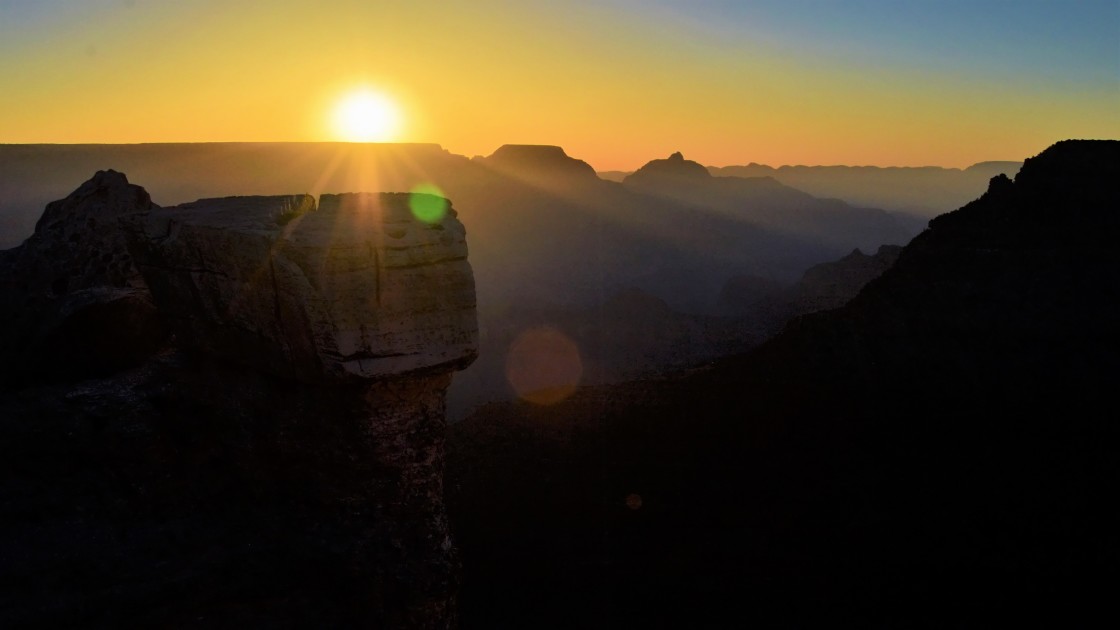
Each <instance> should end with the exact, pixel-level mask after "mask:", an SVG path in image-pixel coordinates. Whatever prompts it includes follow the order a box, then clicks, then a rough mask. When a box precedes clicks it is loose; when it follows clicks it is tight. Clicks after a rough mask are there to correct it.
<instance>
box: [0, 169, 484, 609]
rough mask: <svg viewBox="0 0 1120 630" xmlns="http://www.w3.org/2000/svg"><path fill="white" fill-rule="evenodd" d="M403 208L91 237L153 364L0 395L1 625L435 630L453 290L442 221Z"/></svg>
mask: <svg viewBox="0 0 1120 630" xmlns="http://www.w3.org/2000/svg"><path fill="white" fill-rule="evenodd" d="M107 178H108V179H109V180H110V183H112V185H113V186H116V183H119V182H123V181H124V179H123V176H119V175H116V174H111V175H106V174H98V176H97V177H95V179H94V180H92V182H91V183H87V184H85V185H83V187H82V188H81V189H79V191H78V192H77V193H75V195H80V194H81V193H82V192H83V191H86V190H88V189H91V187H92V189H93V190H94V191H95V192H94V193H93V196H92V197H91V198H93V199H99V198H100V197H99V196H98V195H99V194H101V193H100V192H98V191H101V190H102V188H103V184H104V182H105V180H106V179H107ZM117 180H119V181H117ZM113 182H116V183H113ZM110 190H113V188H110ZM127 190H130V191H137V190H138V191H140V192H141V193H142V192H143V191H142V189H139V188H138V187H134V186H133V187H129V188H128V189H127ZM74 198H75V196H72V197H71V199H74ZM142 198H143V199H144V200H145V201H146V200H147V197H146V195H143V196H142ZM411 201H413V199H412V198H410V196H409V195H374V194H360V195H343V196H324V199H323V204H322V207H317V204H316V200H315V199H313V198H311V197H308V196H298V195H297V196H282V197H264V198H262V197H257V198H227V199H219V200H202V201H199V202H195V203H193V204H186V205H185V206H180V207H176V208H167V209H164V208H158V207H156V206H154V205H152V204H151V203H150V201H146V204H133V205H131V206H129V207H128V209H129V210H131V212H121V213H116V214H115V215H114V217H113V218H115V219H117V221H116V224H117V225H116V230H117V231H118V232H117V234H116V235H115V236H114V237H113V238H116V239H119V240H120V241H121V242H123V241H124V236H125V234H126V233H127V237H128V238H127V240H128V247H129V249H128V251H129V253H130V255H131V257H132V260H133V261H134V264H135V266H134V267H132V269H133V270H136V269H138V270H139V272H140V274H141V275H142V280H141V279H140V276H139V275H137V276H135V278H136V281H137V287H138V288H136V290H142V291H144V293H145V294H146V297H147V299H148V300H149V303H152V304H154V305H155V306H156V309H157V313H158V315H159V317H160V319H161V321H162V322H166V325H167V327H168V328H169V329H170V330H171V331H172V333H173V334H174V341H173V342H171V343H169V344H166V345H165V346H164V347H163V348H162V349H161V350H159V351H158V352H154V353H149V355H148V356H147V357H146V358H145V359H144V360H143V361H141V362H139V364H138V365H137V366H136V367H133V368H131V369H127V370H123V371H116V372H114V373H113V374H111V375H108V376H105V377H103V378H100V379H94V380H88V379H86V380H79V381H71V382H69V383H57V384H49V383H46V384H40V385H34V384H30V385H22V386H20V387H12V386H9V387H8V388H6V389H5V390H4V391H3V392H0V417H2V418H3V420H2V426H0V431H2V432H3V434H4V436H5V439H4V440H2V443H3V450H4V452H3V457H4V459H5V461H6V462H8V464H9V466H10V467H11V468H10V469H9V470H11V473H10V474H7V475H5V478H4V480H3V485H2V495H0V496H2V498H3V502H4V507H5V509H6V514H7V518H6V520H5V521H4V525H3V527H4V532H3V535H2V536H0V539H2V540H3V543H2V544H3V545H4V550H3V555H4V557H5V558H11V559H12V562H11V563H8V564H7V565H6V566H5V568H4V571H3V573H2V576H0V579H2V580H3V582H4V584H5V585H6V586H7V587H6V588H5V589H4V601H3V602H2V605H0V611H2V612H0V615H2V616H0V622H3V625H9V624H12V625H22V624H42V625H49V626H57V625H79V626H103V627H120V626H122V625H125V626H132V625H140V626H153V625H155V626H164V627H179V626H193V625H199V626H207V627H212V626H232V625H240V624H245V623H249V624H252V625H263V626H278V625H281V626H283V625H292V624H294V625H355V626H356V625H364V626H373V627H422V628H445V627H451V626H452V625H454V623H455V615H456V613H455V596H456V592H457V587H458V560H457V556H456V552H455V548H454V545H453V544H452V541H451V538H450V534H449V530H448V526H447V519H446V515H445V512H444V507H443V442H444V427H445V419H444V395H445V391H446V389H447V386H448V384H449V383H450V375H451V373H452V372H453V371H454V370H456V369H459V368H461V367H463V366H465V365H467V364H469V363H470V361H472V360H473V359H474V357H475V355H476V353H477V323H476V321H475V315H474V284H473V277H472V274H471V270H470V266H469V264H468V263H467V261H466V244H465V241H464V232H463V229H462V225H461V224H460V223H459V222H458V220H457V219H456V218H455V213H454V210H453V209H451V208H450V207H449V205H448V204H447V203H446V201H443V200H439V201H440V202H441V204H442V205H443V210H444V213H443V214H441V215H439V216H433V217H430V218H431V220H430V221H421V220H419V219H417V218H415V217H414V216H413V213H412V212H411V211H410V202H411ZM428 201H433V200H428ZM91 204H92V205H91ZM52 207H54V206H52ZM99 207H100V206H98V205H96V202H86V203H84V204H83V203H81V202H80V201H79V202H78V203H77V204H76V205H75V207H74V208H72V209H71V212H72V214H74V215H81V214H82V213H83V212H84V211H87V210H88V211H90V212H93V211H95V210H97V209H98V208H99ZM48 215H50V212H48ZM106 231H107V232H111V229H110V228H106ZM148 287H150V289H151V292H150V294H149V293H147V288H148ZM121 323H122V322H117V325H121Z"/></svg>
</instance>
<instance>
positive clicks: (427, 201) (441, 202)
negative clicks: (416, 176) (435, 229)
mask: <svg viewBox="0 0 1120 630" xmlns="http://www.w3.org/2000/svg"><path fill="white" fill-rule="evenodd" d="M447 206H448V203H447V199H444V197H443V191H442V190H440V189H439V188H438V187H436V186H435V185H434V184H420V185H419V186H416V187H415V188H413V189H412V190H411V191H410V192H409V196H408V207H409V208H411V209H412V216H414V217H416V218H417V219H420V220H421V221H423V222H424V223H439V222H440V221H442V220H443V217H444V215H446V214H447Z"/></svg>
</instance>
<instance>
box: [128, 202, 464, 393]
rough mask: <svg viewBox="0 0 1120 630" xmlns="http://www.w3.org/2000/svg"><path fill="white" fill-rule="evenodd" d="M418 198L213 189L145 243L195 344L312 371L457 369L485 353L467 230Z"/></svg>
mask: <svg viewBox="0 0 1120 630" xmlns="http://www.w3.org/2000/svg"><path fill="white" fill-rule="evenodd" d="M411 201H413V197H412V195H409V194H383V195H376V194H365V193H362V194H346V195H324V196H323V198H322V205H321V206H320V207H318V208H317V207H316V203H315V199H314V198H312V197H310V196H307V195H297V196H281V197H230V198H225V199H207V200H201V201H197V202H194V203H190V204H185V205H183V206H178V207H175V208H171V209H166V210H157V211H154V212H151V213H149V214H148V215H146V216H145V217H144V218H143V219H142V220H138V221H136V222H135V226H136V227H135V229H134V230H133V231H132V243H133V251H135V253H136V256H137V263H138V265H139V266H140V269H141V270H142V271H143V273H144V275H145V277H146V278H147V279H148V282H149V284H150V286H151V288H152V293H153V295H154V296H155V299H156V301H157V303H158V304H159V305H160V308H161V310H162V311H163V312H164V313H166V314H167V315H168V317H169V318H170V319H171V320H172V322H173V324H174V326H175V328H176V331H177V333H178V334H179V335H180V339H181V342H182V343H183V344H185V345H186V346H188V347H192V348H196V349H198V350H201V351H204V352H206V353H208V354H211V355H214V356H218V357H222V358H225V359H228V360H232V361H235V362H237V363H241V364H243V365H247V366H251V367H255V368H258V369H261V370H263V371H266V372H269V373H271V374H275V375H278V376H283V377H289V378H294V379H297V380H301V381H304V382H311V383H315V382H353V381H370V380H376V379H381V378H391V377H395V376H399V375H402V374H407V373H412V372H417V371H421V370H430V369H441V370H446V371H452V370H454V369H457V368H460V367H462V366H465V365H466V364H469V363H470V362H471V361H472V360H473V359H474V357H475V355H476V353H477V320H476V315H475V298H474V278H473V276H472V274H471V268H470V265H469V263H468V262H467V246H466V240H465V231H464V229H463V226H462V224H461V223H459V221H458V220H457V219H456V218H455V214H454V212H453V211H451V212H447V213H445V215H444V216H443V217H442V218H440V219H439V220H438V221H436V222H433V223H427V222H425V221H422V220H420V219H418V218H416V217H414V216H413V213H412V211H411V208H410V202H411Z"/></svg>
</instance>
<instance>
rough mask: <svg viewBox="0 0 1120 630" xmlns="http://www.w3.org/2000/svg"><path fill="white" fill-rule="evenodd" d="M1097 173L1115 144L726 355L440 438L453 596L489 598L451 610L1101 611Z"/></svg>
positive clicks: (656, 620) (997, 193)
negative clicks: (445, 455) (459, 557)
mask: <svg viewBox="0 0 1120 630" xmlns="http://www.w3.org/2000/svg"><path fill="white" fill-rule="evenodd" d="M1118 176H1120V142H1117V141H1067V142H1061V143H1058V144H1056V145H1054V146H1052V147H1050V148H1049V149H1047V150H1045V151H1043V152H1042V153H1041V154H1039V155H1038V156H1036V157H1033V158H1030V159H1029V160H1027V161H1026V162H1025V164H1024V165H1023V168H1022V170H1021V171H1020V172H1019V174H1018V175H1017V176H1016V177H1015V179H1014V180H1013V181H1012V180H1011V179H1010V178H1007V177H1002V176H999V177H995V178H993V179H992V180H991V182H990V184H989V189H988V191H987V192H986V193H985V194H984V195H983V196H981V197H980V198H979V199H976V200H975V201H973V202H972V203H969V204H967V205H965V206H964V207H962V208H960V209H959V210H957V211H955V212H952V213H949V214H946V215H942V216H940V217H938V218H937V219H935V220H934V221H932V222H931V225H930V229H928V230H927V231H925V232H923V233H922V234H921V235H919V236H918V237H916V238H915V239H914V240H913V241H912V242H911V243H910V244H909V245H907V246H906V247H905V248H904V249H903V251H902V252H901V255H900V256H899V257H898V259H897V260H896V261H895V264H894V265H893V266H891V267H890V268H889V269H888V270H887V271H885V272H883V273H882V275H881V276H880V277H879V278H877V279H876V280H874V281H872V282H870V283H869V284H868V285H867V286H866V287H864V289H863V290H862V291H861V292H860V293H859V295H858V296H856V297H855V298H854V299H852V300H851V301H849V302H848V303H847V304H846V305H844V306H842V307H840V308H837V309H833V310H830V311H825V312H820V313H815V314H811V315H807V316H804V317H801V318H798V319H796V320H794V322H793V323H792V324H791V325H789V326H787V328H786V329H785V330H784V331H783V332H782V333H781V334H779V335H778V336H777V337H775V338H774V339H772V340H770V341H768V342H767V343H765V344H763V345H762V346H760V347H759V348H757V349H755V350H754V351H752V352H751V353H749V354H746V355H742V356H738V357H733V358H729V359H725V360H723V361H719V362H717V363H716V364H714V365H713V366H711V367H710V368H708V369H704V370H698V371H696V372H694V373H692V374H681V375H679V377H677V378H665V379H661V380H658V381H646V382H634V383H627V384H621V385H616V386H611V387H599V388H585V389H582V390H580V391H578V392H576V393H575V394H574V395H573V396H572V397H571V398H569V399H568V400H567V401H565V402H563V403H561V404H560V405H557V406H554V407H551V408H548V409H545V410H539V409H536V408H533V407H531V406H529V405H508V406H504V407H498V406H494V407H490V408H487V409H483V410H481V411H480V412H479V413H477V414H476V415H475V416H474V417H472V418H468V419H467V420H465V421H464V422H462V423H459V424H456V425H454V426H453V427H452V429H451V435H452V439H451V441H450V444H451V445H452V446H451V449H450V453H451V455H450V457H449V462H450V471H451V474H452V476H453V477H454V478H456V479H457V482H458V485H457V486H455V488H454V492H452V494H451V499H450V504H451V506H452V516H453V518H457V519H458V522H459V524H460V529H459V531H460V534H461V535H460V541H461V543H462V548H463V554H464V558H465V559H474V561H473V562H469V563H467V564H466V566H467V567H468V568H467V569H466V570H467V579H466V580H465V582H464V584H465V585H466V587H465V588H466V589H468V590H470V589H471V588H472V585H473V584H480V583H482V584H488V585H489V584H491V583H493V582H498V583H499V584H500V588H494V587H490V588H491V589H493V590H492V591H491V592H501V593H502V594H503V598H502V599H500V600H499V599H497V598H493V597H489V596H488V593H487V592H481V591H475V592H473V593H465V594H464V601H465V602H466V601H470V602H472V604H471V606H472V607H473V608H472V609H471V610H469V611H468V610H464V616H467V615H468V614H469V615H471V616H474V618H475V619H483V620H484V622H483V625H485V621H489V622H491V623H494V624H497V623H500V622H503V621H504V622H507V623H508V621H507V620H509V619H514V620H515V624H514V625H516V622H521V623H523V624H524V623H527V622H528V620H530V619H534V618H535V617H536V616H537V615H538V612H537V611H539V610H550V611H556V613H555V614H556V615H557V616H559V618H560V621H558V622H556V624H555V626H556V627H584V626H590V625H594V624H595V623H596V622H599V620H603V619H607V620H609V621H608V622H607V623H608V624H609V623H614V624H615V625H619V626H626V625H631V626H632V625H641V624H643V623H646V624H650V625H676V626H682V627H683V626H687V627H723V626H726V625H727V621H726V620H727V619H734V620H735V621H736V623H738V624H739V625H751V622H754V624H756V625H760V626H765V627H789V626H793V627H818V626H835V625H851V626H860V627H868V626H876V627H903V626H905V627H942V626H951V625H960V624H961V623H965V624H967V625H975V626H977V627H1004V626H1007V625H1020V624H1022V622H1025V625H1092V624H1093V623H1095V620H1096V619H1098V618H1100V615H1101V614H1102V613H1103V614H1104V615H1106V616H1107V615H1108V614H1111V613H1110V611H1111V609H1112V604H1111V602H1112V599H1113V597H1112V593H1111V591H1110V585H1109V584H1108V582H1107V580H1101V579H1100V578H1099V577H1098V576H1099V575H1100V574H1101V573H1102V570H1103V571H1107V570H1108V567H1112V566H1116V565H1117V562H1118V553H1117V546H1116V545H1115V540H1116V534H1115V532H1116V526H1117V521H1116V518H1115V516H1113V514H1112V513H1113V512H1114V511H1115V510H1114V509H1112V508H1111V507H1110V506H1111V504H1112V503H1111V501H1110V498H1111V497H1112V496H1113V495H1114V494H1115V489H1116V487H1117V485H1118V483H1120V470H1118V468H1117V465H1116V457H1115V451H1116V448H1117V445H1118V444H1120V432H1118V430H1117V425H1116V423H1115V422H1114V421H1112V420H1110V419H1109V418H1111V416H1110V415H1109V414H1108V412H1107V409H1110V408H1112V407H1114V406H1115V400H1114V398H1115V397H1114V396H1113V395H1112V389H1113V384H1114V382H1115V379H1116V375H1117V374H1118V373H1120V351H1118V349H1120V337H1118V335H1117V329H1116V321H1117V318H1118V317H1120V280H1118V279H1120V273H1118V270H1120V256H1118V250H1117V248H1116V247H1115V243H1116V241H1117V238H1118V236H1120V215H1118V214H1117V213H1116V211H1115V209H1116V208H1117V207H1120V188H1117V186H1116V185H1115V182H1116V180H1117V177H1118ZM513 439H516V440H517V444H518V445H519V448H518V449H510V448H508V446H507V445H508V444H509V443H510V441H511V440H513ZM478 462H484V464H483V465H479V464H478ZM522 480H524V481H522ZM541 531H544V532H547V535H545V536H542V535H540V534H539V532H541ZM521 532H532V534H531V535H526V534H522V533H521ZM541 540H546V541H547V543H543V544H542V543H541V542H540V541H541ZM479 559H482V560H479ZM511 575H515V576H517V578H516V579H515V580H514V579H507V578H505V576H511ZM524 576H531V577H532V579H529V580H527V579H525V577H524ZM511 592H512V593H514V594H515V595H516V597H514V598H510V597H509V595H508V594H509V593H511ZM558 593H560V594H559V595H558ZM511 599H513V600H514V601H516V602H524V604H523V605H522V606H520V607H516V606H513V605H511V604H510V603H509V602H510V600H511ZM538 625H539V624H538Z"/></svg>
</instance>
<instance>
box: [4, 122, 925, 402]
mask: <svg viewBox="0 0 1120 630" xmlns="http://www.w3.org/2000/svg"><path fill="white" fill-rule="evenodd" d="M106 168H113V169H116V170H118V171H123V172H127V173H128V174H129V176H130V177H132V178H134V179H135V180H137V181H142V182H144V184H145V188H146V190H147V191H148V192H149V193H150V194H151V195H152V199H154V200H155V202H157V203H159V204H163V205H171V204H180V203H185V202H189V201H191V200H194V199H198V198H215V197H224V196H230V195H291V194H293V193H300V192H309V193H311V194H312V195H313V196H317V195H319V194H321V193H323V192H338V191H364V190H384V191H398V192H409V191H413V190H423V191H437V192H438V193H439V194H441V195H442V196H444V197H447V198H449V199H451V200H452V201H453V203H454V206H455V208H456V210H457V212H458V218H459V220H461V221H462V223H463V225H464V226H465V228H466V230H467V232H468V233H469V234H470V239H471V263H472V266H473V268H474V275H475V279H476V287H477V294H478V304H479V318H480V324H481V330H482V331H483V333H484V334H483V335H482V339H481V344H482V351H481V357H482V358H481V359H480V361H479V362H477V363H476V364H475V365H474V366H472V367H471V368H469V369H468V370H467V371H466V372H465V373H464V374H463V375H462V376H461V377H460V378H458V379H456V384H455V385H454V386H453V388H452V394H451V401H452V406H453V407H454V408H455V409H456V413H459V412H462V411H464V410H466V409H467V408H468V407H470V406H471V405H473V404H477V403H480V402H484V401H486V400H492V399H500V398H507V397H510V396H512V395H513V392H512V391H510V389H509V387H508V385H507V384H506V383H505V377H504V375H503V371H502V369H503V368H502V362H503V361H504V353H505V352H506V350H507V348H508V345H509V343H511V342H512V339H513V337H514V336H515V335H516V334H517V333H518V332H519V331H520V330H522V329H524V328H527V327H533V326H541V325H548V326H552V327H554V328H560V329H562V330H561V331H562V332H564V333H565V334H566V335H568V336H570V337H573V338H575V339H576V341H577V343H578V344H579V345H580V346H581V349H582V350H583V352H584V353H585V357H584V358H585V359H586V361H585V368H586V369H585V370H584V375H583V376H584V381H585V382H607V381H612V380H618V379H619V378H627V377H631V376H634V375H636V374H641V373H650V372H658V371H664V370H665V369H670V368H676V367H680V366H683V365H689V364H694V363H697V362H701V361H704V360H707V359H710V358H713V357H716V356H722V355H725V354H727V353H729V352H735V351H741V350H743V349H746V348H748V347H750V346H751V345H753V344H755V343H757V342H758V341H759V340H761V339H763V338H765V336H766V335H768V334H769V333H770V332H772V331H773V330H774V329H775V328H776V327H777V326H780V324H781V322H782V321H783V319H784V317H783V316H782V309H781V308H773V303H774V300H773V299H768V301H767V302H766V304H765V305H762V306H759V308H756V309H754V310H753V311H752V310H751V309H743V308H741V306H742V304H743V302H742V301H740V302H739V306H736V307H735V308H731V309H729V308H727V307H726V306H727V305H726V304H725V303H723V302H721V295H722V294H723V292H724V289H725V286H726V285H727V283H728V282H729V281H730V280H732V279H733V278H737V277H756V278H761V279H763V280H764V281H765V282H767V283H770V284H772V285H774V286H779V287H780V286H787V285H790V284H792V283H793V282H795V281H796V280H797V279H798V278H800V277H801V275H802V274H803V273H804V272H805V271H806V270H807V269H808V268H810V267H812V266H813V265H816V264H820V263H824V262H828V261H833V260H836V259H838V258H840V257H841V256H844V255H846V254H848V253H849V252H851V251H852V250H853V249H854V248H860V250H861V251H865V252H874V251H877V250H878V249H879V247H880V246H881V245H884V244H890V245H903V244H905V243H906V242H907V241H909V239H910V238H912V237H913V236H914V234H916V233H917V232H918V231H920V229H921V228H922V227H923V226H924V223H925V221H924V220H915V219H913V217H909V216H905V215H901V214H892V213H889V212H885V211H883V210H878V209H874V208H866V207H859V206H854V205H850V204H848V203H846V202H843V201H838V200H836V199H820V198H817V197H814V196H812V195H810V194H808V193H805V192H802V191H800V190H797V189H795V188H792V187H790V186H788V185H785V184H783V183H780V182H779V181H778V180H776V179H774V178H772V177H761V178H759V177H754V178H740V177H712V176H711V175H709V174H708V172H707V171H706V170H705V169H704V167H703V166H701V165H699V164H697V163H696V162H692V161H689V160H686V159H684V157H683V156H682V155H680V154H675V155H673V156H672V157H671V158H670V159H664V160H654V161H652V162H650V164H649V165H647V166H646V167H644V168H643V169H642V170H641V171H639V172H638V173H635V174H634V175H632V176H631V177H630V178H628V179H627V181H626V182H625V183H619V182H612V181H605V180H603V179H601V178H599V177H598V176H596V174H595V172H594V170H593V169H592V168H591V166H589V165H588V164H587V163H585V162H583V161H581V160H578V159H574V158H572V157H569V156H568V155H567V154H565V152H564V150H563V149H561V148H560V147H549V146H530V145H507V146H503V147H501V148H499V149H498V150H497V151H495V152H494V153H493V154H492V155H490V156H486V157H476V158H473V159H469V158H467V157H464V156H460V155H455V154H452V153H450V152H448V151H445V150H443V149H441V148H440V147H439V146H437V145H430V144H418V145H407V144H402V145H379V144H349V143H338V144H317V143H303V144H299V143H276V144H253V143H226V144H223V143H216V144H141V145H3V146H0V189H2V190H3V191H4V194H3V195H0V221H3V222H4V224H3V228H2V230H0V243H2V244H0V246H3V245H7V246H14V245H16V244H17V243H18V242H20V241H21V240H22V239H23V238H25V237H26V236H28V235H29V234H30V233H31V229H32V227H33V226H34V224H35V220H36V219H37V217H38V215H39V212H40V211H41V210H42V208H43V206H44V205H45V204H46V203H47V202H48V201H50V200H51V199H56V198H60V197H62V196H64V195H65V194H66V193H67V192H68V191H69V190H70V188H71V187H72V186H73V183H74V182H75V181H82V180H83V179H85V178H87V177H88V176H89V173H90V172H93V171H96V170H100V169H106ZM640 296H645V297H640ZM646 297H648V298H650V299H652V300H654V301H655V302H656V301H659V302H661V303H664V305H666V307H667V310H665V311H662V310H660V309H654V310H646V309H633V308H630V307H629V306H626V304H627V303H628V302H632V301H633V300H635V299H637V300H639V301H641V300H644V299H646ZM781 299H783V300H784V299H785V298H781ZM779 301H780V300H779ZM620 308H621V309H622V310H623V311H626V312H629V313H630V316H629V317H627V318H626V319H624V320H623V319H618V318H616V317H613V316H607V315H605V313H613V312H618V309H620ZM729 315H734V316H735V317H736V318H737V320H736V321H734V322H731V321H728V320H727V319H722V320H718V321H717V320H713V319H712V318H713V317H716V316H729ZM669 321H672V322H673V325H672V326H668V325H667V322H669ZM623 322H625V326H623ZM654 328H656V329H657V330H659V331H661V333H659V334H655V335H649V334H643V333H641V332H640V331H649V330H651V329H654ZM668 331H671V332H668Z"/></svg>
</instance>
